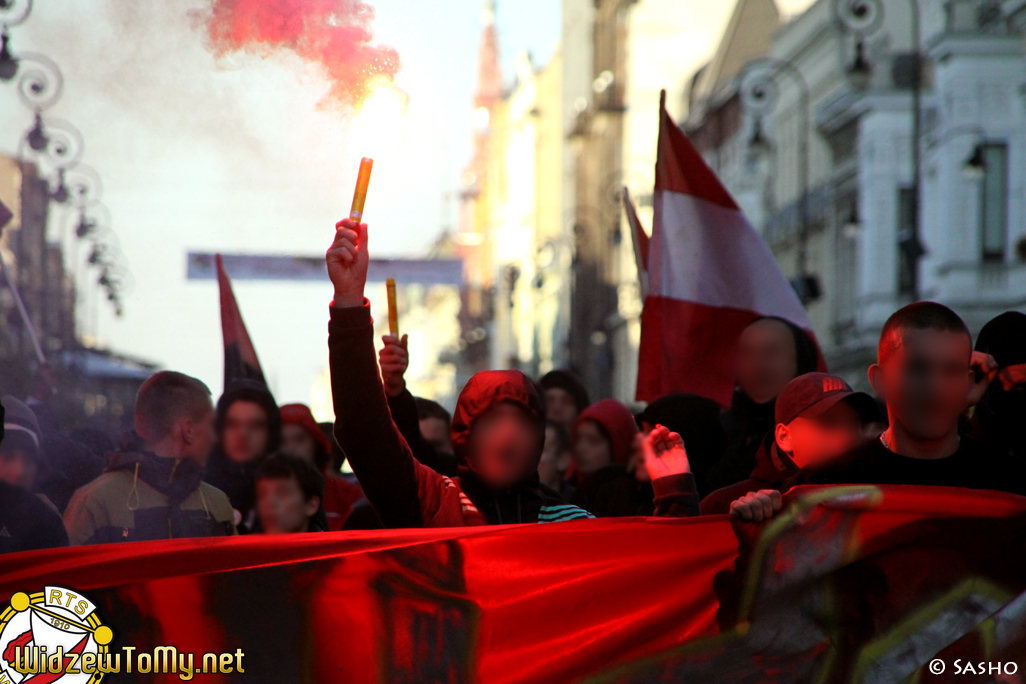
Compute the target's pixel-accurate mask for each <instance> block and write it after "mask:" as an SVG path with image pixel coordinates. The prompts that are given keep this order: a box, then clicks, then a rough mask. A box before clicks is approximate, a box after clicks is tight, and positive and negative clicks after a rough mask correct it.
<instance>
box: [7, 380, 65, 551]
mask: <svg viewBox="0 0 1026 684" xmlns="http://www.w3.org/2000/svg"><path fill="white" fill-rule="evenodd" d="M33 454H34V455H33ZM38 454H39V424H38V422H37V421H36V416H35V415H34V414H33V413H32V409H30V408H29V407H28V406H26V405H25V404H23V403H22V402H20V401H18V400H17V399H15V398H14V397H11V396H6V397H4V398H3V404H2V405H0V469H2V473H0V554H3V553H13V552H15V551H32V550H35V549H49V548H53V547H55V546H67V545H68V535H67V533H66V532H65V531H64V525H63V524H61V517H60V515H59V514H58V513H57V512H56V511H55V510H54V509H53V508H51V507H50V506H48V505H47V504H45V503H44V502H43V501H42V500H41V499H40V498H39V497H38V496H36V495H35V494H33V493H32V492H31V491H30V489H29V488H30V487H31V476H30V473H34V469H35V465H34V461H35V459H37V458H38V457H39V456H38Z"/></svg>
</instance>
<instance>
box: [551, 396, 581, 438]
mask: <svg viewBox="0 0 1026 684" xmlns="http://www.w3.org/2000/svg"><path fill="white" fill-rule="evenodd" d="M577 413H578V411H577V404H576V403H575V402H574V395H572V394H570V393H569V392H567V391H566V390H564V389H559V388H558V387H551V388H549V389H547V390H545V417H546V418H548V419H549V420H551V421H554V422H556V423H561V424H562V425H563V426H564V427H566V429H567V430H570V429H571V428H573V426H574V421H576V420H577Z"/></svg>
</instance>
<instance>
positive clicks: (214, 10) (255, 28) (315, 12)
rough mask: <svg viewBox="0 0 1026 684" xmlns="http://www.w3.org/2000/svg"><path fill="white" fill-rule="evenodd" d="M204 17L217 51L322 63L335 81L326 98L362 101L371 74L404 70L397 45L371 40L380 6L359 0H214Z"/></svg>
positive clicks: (203, 23) (391, 75)
mask: <svg viewBox="0 0 1026 684" xmlns="http://www.w3.org/2000/svg"><path fill="white" fill-rule="evenodd" d="M199 18H200V20H201V21H202V28H203V30H204V31H205V33H206V35H207V37H208V39H209V41H210V47H211V49H212V50H213V51H214V54H215V55H217V56H223V55H226V54H229V53H233V52H250V53H255V54H258V55H260V56H264V57H266V56H267V55H270V54H273V53H275V52H278V51H291V52H294V53H295V54H297V55H299V56H300V57H302V58H303V59H304V60H306V61H307V62H311V63H315V64H319V65H320V66H321V68H322V69H323V70H324V74H325V75H326V76H327V77H328V80H329V81H330V82H331V90H330V91H329V93H328V96H327V98H326V100H333V101H335V102H339V103H342V104H349V105H352V104H355V103H357V102H360V101H362V100H363V99H365V98H366V96H367V95H368V94H369V93H368V82H369V81H371V79H373V78H375V77H380V76H387V77H388V78H389V79H391V78H392V77H394V76H395V73H396V71H398V70H399V55H398V53H396V51H395V50H394V49H392V48H390V47H387V46H384V45H373V44H371V39H372V37H373V34H372V33H371V30H370V24H371V21H372V20H373V19H374V8H373V7H371V6H370V5H367V4H365V3H363V2H360V1H359V0H211V5H210V8H209V10H207V11H206V12H204V13H202V15H201V16H200V17H199Z"/></svg>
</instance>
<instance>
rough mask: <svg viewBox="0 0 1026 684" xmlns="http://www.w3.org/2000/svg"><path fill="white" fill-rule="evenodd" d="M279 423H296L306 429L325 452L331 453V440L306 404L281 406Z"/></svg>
mask: <svg viewBox="0 0 1026 684" xmlns="http://www.w3.org/2000/svg"><path fill="white" fill-rule="evenodd" d="M281 424H282V425H298V426H299V427H301V428H303V429H304V430H306V432H307V434H308V435H310V437H311V438H313V441H315V442H317V443H318V444H320V445H321V447H323V448H324V452H325V453H331V442H329V441H328V438H327V436H325V434H324V432H323V431H322V430H321V426H320V425H318V423H317V421H316V420H315V419H314V416H313V412H311V411H310V407H309V406H307V405H306V404H285V405H284V406H282V407H281Z"/></svg>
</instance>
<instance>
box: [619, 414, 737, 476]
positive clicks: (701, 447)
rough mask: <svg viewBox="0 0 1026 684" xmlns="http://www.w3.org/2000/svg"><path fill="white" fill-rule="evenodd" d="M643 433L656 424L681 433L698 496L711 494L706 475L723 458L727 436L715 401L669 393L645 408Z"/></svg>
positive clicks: (639, 418)
mask: <svg viewBox="0 0 1026 684" xmlns="http://www.w3.org/2000/svg"><path fill="white" fill-rule="evenodd" d="M638 422H639V423H640V424H641V430H642V432H644V433H646V434H648V433H649V432H651V431H652V430H653V429H655V426H656V425H663V426H665V427H666V428H667V429H668V430H670V431H671V432H676V433H678V434H679V435H680V436H681V438H682V439H683V440H684V444H685V445H686V446H687V450H688V461H689V463H690V465H691V473H692V474H693V475H694V478H695V486H696V487H697V488H698V494H699V496H705V495H706V494H708V493H709V491H711V490H710V489H709V487H708V485H707V484H706V482H705V480H706V478H705V475H706V473H707V472H708V470H709V468H710V467H712V465H713V464H714V463H716V462H718V461H719V460H720V458H722V457H723V450H724V449H725V448H726V446H727V436H726V435H725V434H724V432H723V426H722V425H721V424H720V406H719V404H717V403H716V402H715V401H713V400H712V399H708V398H706V397H700V396H698V395H697V394H668V395H666V396H665V397H660V398H659V399H656V400H655V401H653V402H652V403H651V404H649V405H648V406H646V407H645V410H644V411H642V412H641V414H640V415H639V416H638Z"/></svg>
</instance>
